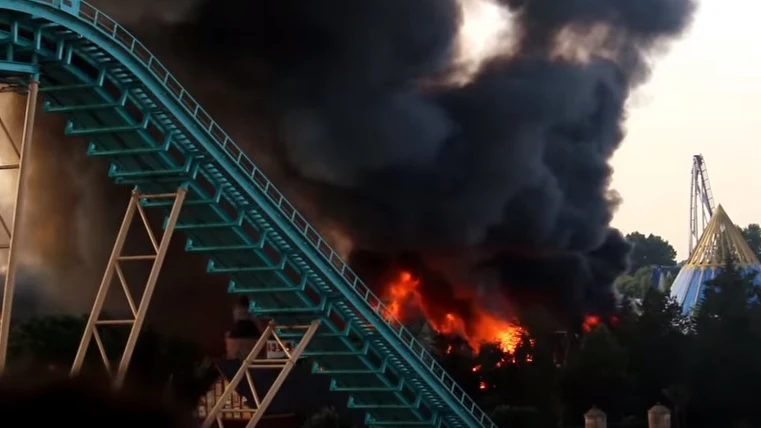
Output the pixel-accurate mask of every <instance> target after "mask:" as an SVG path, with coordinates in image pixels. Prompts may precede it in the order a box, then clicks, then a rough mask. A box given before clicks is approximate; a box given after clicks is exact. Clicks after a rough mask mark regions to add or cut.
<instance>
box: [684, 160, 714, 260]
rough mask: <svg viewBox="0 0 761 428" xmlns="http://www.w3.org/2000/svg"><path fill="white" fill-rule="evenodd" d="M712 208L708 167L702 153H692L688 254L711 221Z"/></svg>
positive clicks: (712, 201) (712, 200)
mask: <svg viewBox="0 0 761 428" xmlns="http://www.w3.org/2000/svg"><path fill="white" fill-rule="evenodd" d="M714 210H715V203H714V199H713V192H712V191H711V182H710V181H709V180H708V167H707V166H706V162H705V159H703V155H694V156H693V157H692V177H691V180H690V244H689V245H690V248H689V254H690V255H692V252H693V251H694V250H695V247H696V246H697V245H698V241H699V240H700V237H701V235H703V231H704V230H705V228H706V226H707V225H708V222H710V221H711V217H713V212H714ZM698 218H699V219H700V220H698Z"/></svg>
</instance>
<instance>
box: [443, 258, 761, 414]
mask: <svg viewBox="0 0 761 428" xmlns="http://www.w3.org/2000/svg"><path fill="white" fill-rule="evenodd" d="M727 263H728V266H727V269H726V270H725V271H723V273H722V274H720V275H719V276H718V277H717V278H716V279H715V280H713V281H711V282H710V283H708V284H707V286H706V294H705V299H704V300H703V302H702V303H701V304H700V305H699V307H698V309H697V310H696V311H695V313H693V314H692V315H690V316H685V315H683V314H682V311H681V308H679V306H678V305H676V304H675V303H674V302H673V301H671V300H670V299H669V298H668V296H667V295H666V294H664V293H663V292H660V291H658V290H657V289H655V288H650V289H649V290H647V292H646V293H645V296H644V299H642V300H641V301H640V302H636V303H635V302H633V301H631V300H630V299H627V298H624V300H623V302H622V309H621V311H620V313H619V315H618V317H616V318H613V319H611V320H608V321H607V322H603V323H600V324H597V325H596V326H592V327H591V328H587V329H582V332H581V333H579V334H572V335H570V341H569V342H568V346H567V347H566V348H565V350H564V352H559V351H558V349H559V348H562V347H563V344H562V343H559V342H562V337H563V335H561V334H558V332H557V329H558V326H557V325H556V323H555V322H554V321H553V319H552V317H551V316H550V315H549V314H547V313H546V312H543V311H542V310H540V309H536V308H532V309H529V310H525V311H524V313H523V315H522V316H521V318H522V321H523V325H524V326H525V327H526V329H527V330H528V331H527V334H526V336H525V338H524V340H523V343H522V344H521V345H520V346H519V348H518V349H517V350H516V352H515V355H504V354H502V353H501V352H499V351H498V350H496V349H495V348H493V347H485V348H483V349H482V351H481V353H480V355H478V356H475V357H471V356H469V355H464V354H462V353H460V354H457V353H453V352H450V353H448V354H447V353H446V351H445V350H446V348H448V347H449V345H450V343H446V342H447V341H441V344H440V345H439V348H440V349H439V351H440V352H442V354H443V355H444V356H443V357H442V360H443V362H444V365H445V366H446V368H447V369H448V370H449V371H450V372H451V373H452V374H453V376H455V377H456V378H457V380H458V381H459V382H460V383H461V384H462V386H463V387H465V388H466V389H468V391H469V393H471V394H472V395H473V396H475V397H477V400H478V401H479V402H480V403H481V404H482V406H483V407H484V408H486V409H489V410H490V411H492V414H493V417H494V419H495V422H497V423H498V424H499V425H500V426H505V427H512V428H515V427H527V428H528V427H558V426H564V427H576V426H581V425H582V422H583V414H584V413H585V412H586V411H587V410H589V409H590V408H591V407H592V406H597V407H599V408H601V409H603V410H604V411H605V412H606V413H607V414H608V421H609V426H611V427H632V428H634V427H646V426H647V422H646V415H647V410H648V408H650V407H651V406H653V405H655V404H657V403H660V404H663V405H666V406H668V407H669V408H670V409H671V411H672V426H674V427H677V428H686V427H690V428H700V427H706V428H709V427H710V428H715V427H722V428H732V427H761V408H759V406H758V405H757V402H756V400H757V399H756V397H758V396H761V358H759V355H761V303H760V302H761V299H759V297H761V294H760V292H759V289H758V288H757V287H754V286H753V283H752V281H753V278H752V277H748V276H744V275H743V274H741V273H740V271H738V270H736V269H735V266H734V263H733V262H732V261H731V260H730V261H728V262H727ZM748 302H750V303H748ZM565 337H568V335H566V336H565ZM474 367H475V368H476V369H475V370H474Z"/></svg>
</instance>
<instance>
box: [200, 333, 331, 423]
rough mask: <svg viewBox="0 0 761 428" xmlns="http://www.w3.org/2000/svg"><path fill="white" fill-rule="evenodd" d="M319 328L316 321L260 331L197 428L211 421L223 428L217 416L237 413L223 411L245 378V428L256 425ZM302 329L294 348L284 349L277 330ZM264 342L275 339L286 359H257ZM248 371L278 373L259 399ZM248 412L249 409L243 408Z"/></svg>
mask: <svg viewBox="0 0 761 428" xmlns="http://www.w3.org/2000/svg"><path fill="white" fill-rule="evenodd" d="M319 326H320V321H319V320H315V321H312V323H311V324H309V325H308V326H293V327H276V326H275V324H274V323H272V322H271V323H270V324H269V326H267V328H266V329H265V330H264V333H263V334H262V336H261V337H260V338H259V340H257V341H256V344H255V345H254V347H253V348H252V349H251V352H249V354H248V356H246V358H244V359H243V362H242V363H241V366H240V368H239V369H238V371H237V372H235V376H233V378H232V379H230V382H229V383H228V385H227V387H226V388H225V391H224V392H223V393H222V395H221V396H220V397H219V399H218V400H217V402H216V403H215V404H214V407H213V408H212V409H211V411H210V412H209V414H208V415H206V419H205V420H204V422H203V424H202V425H201V428H210V427H211V426H212V425H213V424H214V423H215V422H216V423H217V426H218V427H219V428H223V426H224V425H223V423H222V417H221V414H222V413H223V412H225V411H230V412H236V413H240V412H241V409H225V406H226V405H227V403H228V401H229V400H230V398H231V396H232V393H233V391H235V390H236V388H237V387H238V385H239V384H240V382H241V381H242V380H243V378H244V377H245V378H246V380H247V382H248V386H249V388H250V389H251V395H252V396H253V397H254V402H253V403H251V404H253V407H251V409H250V410H251V411H252V412H253V416H252V417H251V419H250V420H249V421H248V423H247V424H246V428H253V427H255V426H256V424H257V423H258V422H259V420H260V419H261V418H262V416H264V413H265V412H266V411H267V407H269V405H270V403H272V400H273V399H274V398H275V395H277V393H278V391H279V390H280V388H281V387H282V386H283V383H284V382H285V380H286V378H288V375H289V374H290V372H291V370H292V369H293V367H294V365H295V364H296V361H298V359H299V358H300V357H301V354H302V353H303V352H304V349H306V347H307V345H309V341H310V340H312V337H314V335H315V333H316V332H317V329H318V328H319ZM278 329H280V330H286V329H287V330H305V333H304V336H303V337H302V338H301V340H300V341H299V343H298V345H296V347H295V348H294V349H288V347H287V346H286V345H285V344H284V343H283V340H281V339H280V337H278V335H277V330H278ZM268 340H275V341H276V342H277V344H278V346H280V348H281V349H282V350H283V352H284V353H285V355H286V358H282V359H261V358H258V357H259V355H260V354H261V353H262V351H263V350H264V349H265V346H266V345H267V341H268ZM250 369H280V373H279V374H278V376H277V378H276V379H275V382H274V383H273V384H272V386H270V388H269V390H268V391H267V393H266V394H265V395H264V398H261V399H260V398H259V392H258V391H257V390H256V385H255V384H254V379H253V377H252V376H251V372H250V371H249V370H250ZM246 410H249V409H246Z"/></svg>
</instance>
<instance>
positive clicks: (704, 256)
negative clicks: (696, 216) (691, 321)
mask: <svg viewBox="0 0 761 428" xmlns="http://www.w3.org/2000/svg"><path fill="white" fill-rule="evenodd" d="M727 256H732V257H734V259H735V261H736V265H737V268H738V269H741V270H743V271H744V272H746V273H751V272H754V273H759V272H761V263H759V261H758V258H757V257H756V255H755V254H754V253H753V251H752V250H751V249H750V247H749V246H748V243H747V242H746V241H745V238H743V236H742V232H741V231H740V229H739V228H738V227H737V226H736V225H735V224H734V223H732V220H730V219H729V216H728V215H727V213H726V212H725V211H724V208H722V206H721V205H719V206H718V207H716V211H715V212H714V214H713V217H711V221H710V222H708V226H706V229H705V231H704V232H703V236H701V237H700V241H698V245H697V246H696V247H695V250H694V251H693V252H692V254H691V255H690V258H689V259H688V260H687V262H686V263H685V264H684V266H682V269H681V270H680V271H679V274H677V276H676V278H675V279H674V283H673V284H672V285H671V297H673V298H675V299H676V301H677V302H678V303H679V304H680V305H681V306H682V310H683V311H684V313H688V312H690V311H691V310H692V309H693V307H694V306H695V305H696V304H697V303H698V302H700V300H701V299H702V298H703V293H704V291H705V288H704V285H705V282H706V281H708V280H710V279H713V278H715V277H716V275H718V274H719V272H721V269H722V268H723V265H724V261H725V260H726V259H727ZM754 281H755V283H756V285H761V275H757V276H756V278H755V280H754Z"/></svg>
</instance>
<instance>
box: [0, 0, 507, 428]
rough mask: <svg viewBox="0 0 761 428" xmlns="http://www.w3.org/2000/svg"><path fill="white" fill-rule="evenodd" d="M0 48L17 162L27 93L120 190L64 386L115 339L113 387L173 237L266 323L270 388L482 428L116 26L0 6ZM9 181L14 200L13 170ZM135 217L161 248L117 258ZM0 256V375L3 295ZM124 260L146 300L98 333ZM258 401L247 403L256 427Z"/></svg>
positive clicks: (51, 9)
mask: <svg viewBox="0 0 761 428" xmlns="http://www.w3.org/2000/svg"><path fill="white" fill-rule="evenodd" d="M0 42H2V47H3V50H2V52H4V54H5V55H4V57H3V58H1V61H0V71H2V77H3V78H4V82H7V83H9V84H11V85H12V87H15V88H18V90H19V91H22V92H25V93H28V108H27V120H26V123H25V129H26V132H25V134H24V135H25V137H24V139H23V140H24V144H22V149H21V152H22V155H21V159H22V160H23V153H24V152H26V151H27V150H28V148H29V145H30V144H29V143H30V142H31V140H32V135H31V129H32V125H33V121H34V111H35V107H36V101H37V100H36V98H37V93H38V92H39V94H40V97H41V100H42V102H43V103H42V104H43V111H44V112H48V113H58V114H63V115H66V116H67V118H68V121H67V124H66V127H65V131H64V133H65V135H68V136H78V137H84V138H88V139H89V140H90V144H89V146H88V150H87V153H88V155H90V156H95V157H101V158H105V159H106V160H107V161H108V162H109V163H110V169H109V177H110V178H111V179H113V180H114V181H115V182H116V183H118V184H124V185H128V186H131V187H133V188H134V191H133V197H132V199H131V201H130V205H129V207H128V209H127V214H126V215H125V219H124V223H123V225H122V228H121V229H120V232H119V235H118V237H117V239H116V243H115V245H114V250H113V253H112V255H111V257H110V259H109V263H108V265H107V267H106V272H105V274H104V277H103V282H102V284H101V288H100V290H99V292H98V296H97V297H96V299H95V304H94V305H93V310H92V313H91V314H90V319H89V321H88V323H87V328H86V331H85V333H84V334H83V338H82V342H81V345H80V349H79V352H78V354H77V356H76V359H75V361H74V364H73V367H72V373H76V372H78V370H79V368H80V367H81V366H82V360H83V359H84V354H85V352H86V350H87V349H88V345H89V344H90V342H91V339H94V341H95V342H96V345H98V347H99V348H100V347H101V344H100V340H99V335H98V332H97V329H96V328H97V327H98V326H102V325H107V324H125V325H128V326H130V327H131V334H130V336H129V339H128V341H127V344H126V347H125V350H124V353H123V355H122V357H121V361H120V362H119V366H118V367H117V369H116V373H115V382H116V384H117V385H119V384H120V383H121V382H122V381H123V380H124V376H125V374H126V371H127V368H128V366H129V362H130V359H131V353H132V349H133V348H134V345H135V342H136V340H137V335H138V334H139V332H140V328H141V326H142V323H143V320H144V317H145V312H146V310H147V308H148V305H149V303H150V298H151V295H152V291H153V288H154V287H155V282H156V278H157V276H158V274H159V272H160V269H161V265H162V264H163V259H164V254H165V252H166V248H167V245H168V243H169V239H170V238H171V237H172V234H173V233H174V232H175V231H181V232H183V234H184V235H185V236H186V238H187V241H186V245H185V248H186V250H187V251H188V252H193V253H202V254H204V255H206V256H207V257H208V259H209V262H208V271H209V272H211V273H223V274H227V275H228V276H229V278H230V282H229V287H228V291H229V292H230V293H245V294H247V295H249V296H251V297H252V304H251V308H250V310H251V312H253V313H254V314H256V315H261V316H265V317H267V318H270V319H272V320H273V322H274V324H272V325H271V330H272V331H269V330H270V329H268V331H269V333H270V334H271V335H272V336H273V337H275V338H277V340H286V339H287V340H294V341H295V342H296V343H297V346H296V348H295V349H294V350H293V351H292V352H288V353H287V355H288V358H287V360H286V361H285V362H284V364H283V367H284V368H283V372H282V373H284V374H282V373H281V377H284V376H286V375H287V372H288V370H289V367H291V366H292V365H293V363H294V361H295V360H296V359H298V358H300V357H301V358H308V359H309V360H310V361H313V371H314V373H315V374H316V375H322V376H330V377H331V390H333V391H342V392H344V393H348V394H349V395H350V399H349V402H348V406H350V407H353V408H357V409H362V410H363V411H364V412H365V413H366V421H365V422H366V425H368V426H390V425H394V426H447V427H483V426H487V427H494V426H495V425H494V423H493V422H492V421H491V420H490V419H489V418H488V416H487V415H486V414H485V413H484V412H483V411H482V410H481V409H480V408H479V407H478V406H477V405H476V404H475V403H474V402H473V400H472V399H471V398H469V397H468V396H467V395H466V394H465V392H464V391H463V390H462V389H461V388H460V387H459V386H458V385H456V384H455V382H454V381H453V380H452V378H451V377H450V376H449V375H447V374H446V373H445V372H444V370H443V369H442V368H441V366H439V364H438V363H437V362H436V361H435V359H434V357H433V356H432V355H430V354H429V353H428V352H427V351H426V350H425V349H424V347H423V346H422V345H421V344H420V343H418V342H417V341H416V340H415V339H414V338H413V335H412V334H411V333H410V332H409V331H408V330H407V329H405V328H404V327H403V326H402V325H401V324H400V323H399V322H398V321H395V320H394V319H393V317H389V316H388V311H387V309H386V308H385V307H384V305H383V304H382V303H381V302H380V300H379V299H378V298H377V297H376V296H375V295H374V294H373V293H372V292H371V291H370V290H369V289H368V288H367V287H366V286H365V285H364V284H363V283H362V282H361V281H360V280H359V278H358V277H357V275H356V274H354V273H353V272H352V270H351V269H350V268H349V267H348V266H347V265H346V263H345V262H344V261H342V260H341V259H340V258H339V256H338V254H337V253H336V252H335V251H333V250H332V249H331V248H330V247H329V246H328V244H327V243H326V242H325V240H324V239H322V238H321V237H320V235H319V234H318V233H317V232H316V230H315V229H314V228H313V227H312V226H310V225H309V224H308V223H307V221H306V220H305V219H304V218H303V217H302V216H301V215H300V214H299V213H298V212H297V211H296V210H295V209H294V208H293V206H292V205H291V204H290V203H289V202H288V201H287V200H286V199H285V198H284V197H283V195H282V194H281V193H280V192H279V191H278V190H277V189H276V188H275V186H274V185H273V184H272V183H271V182H270V181H269V180H267V178H266V177H265V176H264V175H263V174H262V172H261V171H260V170H259V169H258V168H257V167H256V165H255V164H254V163H253V162H252V161H251V160H250V159H249V158H248V157H246V155H245V154H244V153H243V152H242V151H241V150H240V149H239V148H238V147H237V146H236V145H235V144H234V143H233V141H231V139H230V138H229V137H228V136H227V134H226V133H225V132H224V131H223V130H222V129H221V128H220V127H219V126H218V125H217V124H216V123H215V122H214V121H213V120H212V119H211V117H210V116H209V115H208V114H207V113H206V112H205V111H204V109H203V108H202V107H201V106H200V105H199V104H198V103H197V102H196V101H195V100H194V99H193V98H192V97H191V96H190V95H189V94H188V92H187V91H186V90H185V89H184V88H183V87H182V86H181V85H180V84H179V83H178V82H177V80H176V79H175V78H174V77H172V75H171V74H169V72H168V71H167V69H166V68H165V67H164V66H162V65H161V64H160V63H159V61H158V60H157V59H156V58H155V57H154V56H153V55H152V54H151V53H150V52H149V51H148V50H147V49H146V48H145V47H144V46H143V45H142V44H141V43H140V42H139V41H138V40H136V39H135V38H134V37H133V36H131V35H130V34H129V33H128V32H127V31H126V30H125V29H124V28H123V27H121V26H120V25H118V24H117V23H116V22H114V21H113V20H112V19H110V18H109V17H108V16H106V15H105V14H103V13H101V12H100V11H98V10H97V9H95V8H94V7H92V6H90V5H89V4H87V3H85V2H81V1H79V0H0ZM19 164H21V166H23V162H19ZM19 169H20V177H21V179H20V180H19V182H20V183H21V184H20V185H19V188H20V189H23V181H24V171H25V170H24V168H23V167H19ZM17 198H18V204H17V205H16V210H17V211H19V212H23V200H24V195H23V193H22V192H17ZM149 208H150V209H155V210H161V211H163V212H164V214H165V221H164V224H163V235H162V237H160V238H158V237H157V236H156V235H154V234H152V233H151V230H150V228H149V227H148V225H147V224H146V229H147V230H148V233H149V237H150V240H151V242H152V243H153V246H154V250H155V252H154V253H153V254H150V255H142V256H126V255H123V254H122V252H121V250H122V248H121V247H122V244H123V243H124V239H125V237H126V234H127V231H128V230H129V227H130V223H131V220H132V218H133V217H135V214H136V213H138V214H139V216H140V217H141V218H143V220H144V221H145V215H144V211H145V210H147V209H149ZM12 235H13V234H12V233H11V236H12ZM12 242H13V240H11V244H10V247H11V250H12ZM10 254H11V255H10V256H9V258H10V262H9V267H8V269H9V271H8V274H7V275H6V286H5V288H4V293H5V299H4V303H5V307H4V308H3V317H2V328H1V329H0V345H2V346H1V347H0V357H2V358H0V364H4V360H5V358H4V356H5V350H6V348H7V339H8V321H9V319H10V313H11V307H10V302H11V301H12V299H11V298H10V296H11V295H12V292H13V283H14V271H15V265H14V256H13V251H10ZM130 260H148V261H150V262H152V263H153V267H152V269H151V274H150V276H149V278H148V281H147V284H146V291H144V293H143V297H142V298H141V301H140V302H139V303H138V304H136V303H135V302H134V301H133V300H132V298H131V296H130V295H129V294H128V295H127V300H128V303H129V306H130V308H131V309H132V312H133V317H132V318H131V319H129V320H101V319H100V318H99V316H100V310H101V307H102V303H103V299H105V294H106V293H107V292H108V288H109V285H110V283H111V280H112V279H113V277H114V276H116V277H118V279H119V280H120V281H121V282H122V285H124V288H125V289H126V288H128V287H127V286H126V283H125V281H124V278H123V274H122V272H121V267H120V264H121V263H126V262H128V261H130ZM253 354H254V353H253V352H252V355H253ZM104 361H105V362H106V363H107V365H108V359H107V358H104ZM247 362H248V363H251V361H247ZM244 368H245V367H244ZM244 368H242V369H241V372H239V373H240V376H239V377H241V378H242V376H243V374H244V372H243V369H244ZM239 380H240V379H239ZM276 387H277V382H276V385H275V387H274V388H276ZM276 392H277V391H274V392H271V394H274V393H276ZM268 395H270V394H268ZM257 401H258V400H257ZM267 402H268V401H267V399H266V397H265V399H264V400H261V401H260V402H258V403H257V404H258V409H257V410H256V412H259V411H261V412H263V411H264V410H265V408H266V405H267ZM222 404H224V403H222ZM218 407H220V408H221V407H222V406H218ZM213 416H214V415H210V416H209V418H212V417H213ZM255 419H256V418H254V419H252V420H251V422H250V423H249V426H254V425H255V423H256V420H255ZM209 422H210V419H209V420H207V426H208V425H209Z"/></svg>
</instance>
